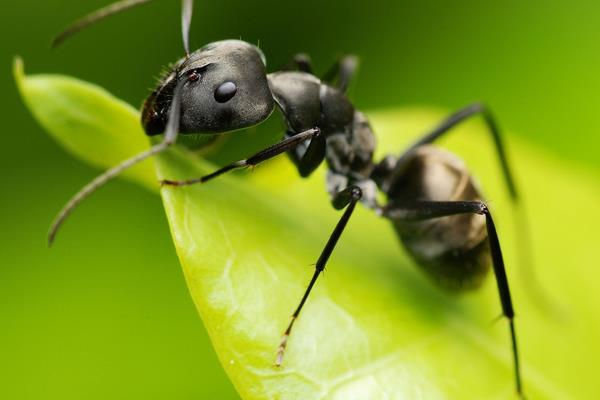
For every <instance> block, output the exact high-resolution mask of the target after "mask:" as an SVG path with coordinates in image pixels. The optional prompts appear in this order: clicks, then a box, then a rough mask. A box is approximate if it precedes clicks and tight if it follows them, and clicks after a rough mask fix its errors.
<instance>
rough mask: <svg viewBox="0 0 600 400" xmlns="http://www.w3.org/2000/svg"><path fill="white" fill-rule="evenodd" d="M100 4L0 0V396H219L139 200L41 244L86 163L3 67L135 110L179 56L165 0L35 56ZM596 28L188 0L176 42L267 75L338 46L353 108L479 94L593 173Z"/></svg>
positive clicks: (490, 7) (534, 17)
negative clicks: (57, 76)
mask: <svg viewBox="0 0 600 400" xmlns="http://www.w3.org/2000/svg"><path fill="white" fill-rule="evenodd" d="M106 3H107V1H102V0H88V1H86V2H81V1H75V0H68V1H67V0H49V1H44V2H40V1H34V0H19V1H10V2H9V1H6V0H4V1H3V7H2V12H1V13H0V33H1V36H0V37H1V39H0V40H1V43H2V46H1V49H0V51H1V54H0V61H1V63H0V65H2V66H3V67H2V69H1V71H3V73H2V74H0V82H1V85H2V89H3V90H2V94H3V95H2V98H1V100H0V101H1V107H0V109H1V110H2V114H1V115H2V117H3V123H4V129H3V131H4V135H3V142H2V146H0V152H1V153H2V154H1V156H0V164H1V168H0V171H1V172H0V174H1V178H2V183H3V184H2V189H1V190H2V196H0V213H1V214H0V215H1V221H2V225H1V226H2V229H1V230H0V235H1V240H0V256H1V257H0V262H1V263H2V265H1V267H0V398H2V399H51V398H60V399H81V398H85V399H107V398H110V399H137V398H139V399H142V398H143V399H164V398H176V399H199V398H218V399H235V398H236V397H237V396H236V394H235V391H234V390H233V388H232V386H231V384H230V383H229V381H228V380H227V377H226V376H225V374H224V372H223V371H222V369H221V367H220V366H219V364H218V361H217V358H216V356H215V354H214V352H213V350H212V348H211V347H210V344H209V341H208V338H207V336H206V333H205V332H204V328H203V327H202V323H201V321H200V319H199V318H198V316H197V314H196V311H195V309H194V306H193V304H192V301H191V299H190V297H189V295H188V293H187V289H186V287H185V282H184V280H183V276H182V273H181V271H180V267H179V263H178V261H177V258H176V256H175V252H174V250H173V247H172V244H171V239H170V237H169V232H168V227H167V223H166V220H165V218H164V216H163V215H164V213H163V211H162V206H161V204H160V200H159V199H158V198H157V197H156V196H155V195H152V194H149V193H147V192H146V191H144V190H143V189H140V188H138V187H136V186H134V185H131V184H128V183H125V182H120V181H117V182H115V183H112V184H111V185H109V186H107V187H106V188H105V189H103V190H102V191H101V192H100V193H98V194H97V195H96V196H94V197H93V198H91V199H90V200H89V201H88V202H87V203H86V204H85V205H83V206H82V207H81V210H80V212H78V213H77V215H76V217H75V218H73V219H72V220H71V221H69V223H68V224H67V226H66V227H65V229H64V231H63V232H62V236H61V237H60V238H59V240H58V242H57V243H56V247H55V248H53V249H52V251H49V250H48V249H47V248H46V246H45V233H46V229H47V227H48V224H49V222H50V220H51V218H52V217H53V216H54V213H55V212H56V211H57V210H58V209H59V207H60V206H61V205H62V204H63V202H64V201H65V200H66V199H67V198H68V197H69V196H70V195H71V194H72V193H73V192H74V191H75V190H76V189H78V188H79V187H80V186H81V185H82V184H83V183H84V182H86V181H87V180H88V179H90V178H91V177H92V176H94V174H95V173H96V171H94V170H93V169H91V168H90V167H88V166H86V165H84V164H82V163H80V162H78V161H77V160H75V159H73V158H72V157H70V156H68V155H67V154H66V153H65V152H64V151H62V150H61V149H60V148H59V147H58V146H57V145H56V144H55V143H53V142H52V141H51V139H50V138H49V137H48V136H47V135H46V134H45V133H44V132H43V131H42V130H41V128H40V127H39V126H37V125H36V123H35V122H34V120H33V119H32V117H31V116H30V115H29V113H28V112H27V110H26V109H25V107H24V106H23V105H22V103H21V101H20V99H19V97H18V95H17V92H16V88H15V86H14V83H13V82H12V77H11V72H10V68H11V63H12V57H13V56H14V55H16V54H19V55H21V56H23V58H24V59H25V62H26V69H27V71H28V72H58V73H65V74H70V75H74V76H77V77H80V78H83V79H85V80H89V81H92V82H96V83H98V84H100V85H101V86H104V87H106V88H107V89H108V90H110V91H111V92H113V93H114V94H115V95H117V96H119V97H121V98H124V99H126V100H127V101H129V102H131V103H132V104H134V105H140V104H141V102H142V100H143V99H144V97H145V96H146V95H147V94H148V93H149V89H150V88H151V87H152V86H153V85H154V82H155V81H154V77H156V76H157V75H158V72H159V71H160V70H161V68H162V67H163V66H164V65H166V64H167V63H169V62H171V61H174V60H175V59H177V58H178V57H180V56H181V54H182V51H181V42H180V33H179V25H178V23H179V2H178V1H175V0H171V1H169V0H163V1H159V0H157V1H156V2H155V3H154V4H149V5H146V6H144V7H141V8H139V9H137V10H135V11H130V12H128V13H126V14H123V15H121V16H120V17H118V18H113V19H111V20H110V21H106V22H105V23H103V24H101V25H99V26H97V27H94V28H93V29H90V30H89V31H87V32H86V33H85V34H82V35H81V36H79V37H76V38H74V39H73V40H72V41H70V42H69V43H67V44H66V45H65V46H64V47H63V48H60V49H59V50H57V51H49V43H50V39H51V37H52V35H53V34H55V33H56V32H57V31H58V30H59V29H60V28H61V27H63V26H64V25H65V24H67V23H68V22H70V21H72V20H73V19H75V18H77V17H79V16H81V15H83V14H85V13H86V12H89V11H91V10H94V9H95V8H97V7H100V6H102V5H105V4H106ZM599 27H600V3H598V2H597V1H591V0H586V1H578V2H577V4H575V3H566V2H559V1H539V0H537V1H530V2H526V4H525V3H524V2H520V1H515V0H512V1H505V2H497V3H491V2H479V1H473V0H469V1H463V2H460V4H459V3H458V2H451V1H418V2H417V1H414V2H407V1H387V2H385V1H380V0H372V1H369V2H365V1H356V0H346V1H328V2H322V1H316V0H304V1H298V2H286V3H284V2H281V1H258V0H257V1H247V0H246V1H241V0H236V1H234V0H220V1H199V0H198V1H196V12H195V15H194V24H193V28H192V44H193V45H194V47H198V46H200V45H202V44H204V43H206V42H209V41H213V40H218V39H224V38H242V39H244V40H247V41H250V42H254V43H258V42H259V43H260V46H261V48H263V50H264V51H265V53H266V55H267V58H268V63H269V67H270V69H271V70H272V69H274V68H277V67H278V66H281V65H283V64H284V63H285V62H286V61H287V60H288V59H289V58H290V57H291V56H292V55H293V54H294V53H295V52H299V51H303V52H307V53H310V54H311V55H312V57H313V60H314V62H315V64H316V67H317V69H318V70H319V71H323V70H325V69H326V68H327V67H328V66H329V65H330V64H331V63H332V62H333V61H334V60H335V58H336V56H337V55H339V54H343V53H356V54H358V55H359V56H360V57H361V59H362V65H361V71H360V75H359V77H358V80H357V82H356V84H355V86H354V88H353V98H354V100H355V102H356V104H357V105H358V107H360V108H363V109H365V110H369V109H376V108H390V107H394V106H399V105H415V104H417V105H419V104H425V105H434V106H442V107H446V108H448V109H455V108H458V107H460V106H462V105H465V104H467V103H469V102H471V101H473V100H478V99H481V100H485V101H487V102H488V103H489V104H490V105H491V106H492V107H493V109H494V111H495V113H496V114H497V116H498V118H499V119H500V121H501V123H502V126H503V127H504V128H506V129H508V130H510V131H512V132H518V134H520V135H522V136H525V137H526V138H528V139H529V140H530V141H531V142H533V143H534V144H535V145H536V146H537V147H539V148H541V149H545V150H546V151H549V152H554V153H556V154H559V155H560V156H561V157H564V158H566V159H569V160H571V161H572V162H573V163H577V164H580V165H583V166H585V167H587V168H590V169H592V170H595V171H598V169H599V167H600V163H599V162H598V144H599V143H600V139H599V137H600V119H599V118H597V115H598V107H599V106H600V96H599V93H600V76H599V74H598V71H600V51H599V50H600V48H599V47H600V46H599V44H600V29H599ZM398 134H402V132H399V133H398ZM517 174H518V171H517Z"/></svg>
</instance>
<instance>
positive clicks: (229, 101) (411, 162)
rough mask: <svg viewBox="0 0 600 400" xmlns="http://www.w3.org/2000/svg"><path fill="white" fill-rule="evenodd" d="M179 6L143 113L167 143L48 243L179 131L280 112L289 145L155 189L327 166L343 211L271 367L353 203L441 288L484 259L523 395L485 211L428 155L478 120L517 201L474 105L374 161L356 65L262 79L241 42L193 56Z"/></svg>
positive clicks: (260, 59) (230, 126)
mask: <svg viewBox="0 0 600 400" xmlns="http://www.w3.org/2000/svg"><path fill="white" fill-rule="evenodd" d="M149 1H150V0H124V1H119V2H116V3H113V4H111V5H109V6H107V7H105V8H103V9H100V10H98V11H96V12H94V13H92V14H89V15H88V16H86V17H84V18H82V19H80V20H78V21H76V22H75V23H74V24H72V25H71V26H69V27H68V28H67V29H65V30H64V31H63V32H62V33H61V34H60V35H58V36H57V37H56V38H55V40H54V43H53V45H54V46H57V45H59V44H60V43H61V42H63V41H64V40H65V39H67V38H68V37H70V36H72V35H73V34H75V33H77V32H78V31H80V30H82V29H84V28H86V27H87V26H89V25H92V24H94V23H95V22H97V21H99V20H101V19H104V18H106V17H108V16H110V15H113V14H116V13H118V12H121V11H123V10H125V9H127V8H131V7H134V6H137V5H140V4H144V3H148V2H149ZM182 4H183V7H182V34H183V45H184V49H185V57H184V58H182V59H181V60H179V61H178V62H177V63H176V64H175V65H174V66H173V67H172V69H171V70H170V72H169V73H167V74H166V75H165V76H164V77H163V78H162V79H161V81H160V83H159V84H158V86H157V88H156V89H155V90H154V91H153V92H152V94H151V95H150V96H149V97H148V98H147V99H146V101H145V103H144V106H143V108H142V125H143V127H144V130H145V132H146V134H147V135H148V136H154V135H159V134H163V140H162V142H160V143H159V144H156V145H154V146H153V147H151V148H150V149H149V150H147V151H144V152H142V153H139V154H138V155H136V156H134V157H132V158H130V159H128V160H125V161H123V162H122V163H120V164H119V165H117V166H115V167H113V168H111V169H109V170H107V171H106V172H105V173H103V174H102V175H100V176H98V177H97V178H96V179H94V180H93V181H92V182H90V183H89V184H88V185H86V186H84V187H83V188H82V189H81V190H80V191H79V192H78V193H77V194H75V196H73V197H72V198H71V200H70V201H69V202H68V203H67V204H66V205H65V207H64V208H63V209H62V210H61V211H60V213H59V214H58V216H57V217H56V219H55V220H54V222H53V224H52V226H51V229H50V232H49V235H48V242H49V243H50V244H51V243H52V242H53V241H54V238H55V236H56V233H57V231H58V229H59V228H60V226H61V225H62V223H63V222H64V220H65V219H66V218H67V217H68V215H69V214H70V213H71V212H72V211H73V210H74V208H75V207H76V206H77V205H78V204H80V203H81V202H82V201H83V200H84V199H85V198H86V197H88V196H89V195H90V194H91V193H93V192H94V191H95V190H96V189H98V188H99V187H100V186H102V185H104V184H105V183H106V182H107V181H108V180H110V179H112V178H113V177H115V176H117V175H118V174H120V173H121V172H122V171H123V170H125V169H127V168H129V167H131V166H132V165H134V164H136V163H138V162H140V161H142V160H144V159H146V158H148V157H150V156H153V155H155V154H158V153H161V152H163V151H164V150H166V149H167V148H169V147H170V146H171V145H173V144H174V143H175V142H176V139H177V136H178V135H179V134H190V133H205V134H216V133H223V132H231V131H234V130H238V129H242V128H247V127H250V126H253V125H256V124H259V123H261V122H263V121H265V120H266V119H267V118H269V116H270V115H271V114H272V112H273V110H274V109H278V110H279V111H281V113H282V115H283V117H284V120H285V124H286V131H285V134H284V138H283V140H281V141H280V142H279V143H276V144H274V145H272V146H270V147H267V148H266V149H264V150H262V151H260V152H258V153H256V154H254V155H252V156H250V157H248V158H246V159H243V160H239V161H236V162H233V163H231V164H229V165H226V166H224V167H223V168H220V169H218V170H217V171H215V172H213V173H211V174H209V175H206V176H202V177H198V178H192V179H188V180H185V181H173V180H164V181H162V182H161V184H162V185H168V186H173V187H177V186H186V185H192V184H196V183H205V182H207V181H209V180H211V179H214V178H216V177H218V176H220V175H221V174H224V173H226V172H229V171H231V170H234V169H239V168H245V167H251V166H255V165H258V164H260V163H261V162H263V161H266V160H269V159H271V158H273V157H275V156H277V155H280V154H282V153H288V155H289V157H290V158H291V160H292V161H293V163H294V164H295V165H296V167H297V169H298V172H299V174H300V175H301V176H302V177H308V176H309V175H311V173H312V172H313V171H315V169H316V168H317V167H318V166H319V165H320V164H321V163H322V162H323V161H325V162H326V164H327V168H328V170H327V190H328V192H329V194H330V196H331V203H332V205H333V207H334V208H335V209H336V210H344V213H343V214H342V216H341V218H340V220H339V222H338V223H337V225H336V226H335V228H334V230H333V232H332V233H331V235H330V237H329V240H328V241H327V243H326V244H325V247H324V249H323V251H322V253H321V255H320V256H319V259H318V261H317V263H316V266H315V271H314V275H313V276H312V279H311V280H310V283H309V284H308V287H307V289H306V291H305V293H304V295H303V296H302V298H301V300H300V303H299V305H298V307H297V308H296V310H295V311H294V313H293V315H292V319H291V321H290V323H289V325H288V326H287V328H286V329H285V332H284V334H283V338H282V339H281V343H280V345H279V349H278V351H277V355H276V361H275V363H276V365H277V366H280V365H281V364H282V361H283V356H284V352H285V349H286V346H287V344H288V341H289V337H290V334H291V331H292V327H293V325H294V322H295V321H296V319H297V318H298V316H299V314H300V311H301V310H302V307H303V306H304V304H305V302H306V300H307V299H308V296H309V294H310V292H311V290H312V288H313V286H314V285H315V283H316V281H317V278H318V276H319V275H320V274H321V272H322V271H323V270H324V268H325V265H326V263H327V260H328V259H329V257H330V256H331V253H332V252H333V250H334V248H335V246H336V244H337V242H338V240H339V238H340V236H341V235H342V232H343V231H344V229H345V227H346V225H347V223H348V221H349V220H350V217H351V216H352V213H353V211H354V209H355V206H356V204H357V203H359V202H360V203H362V204H363V205H365V206H366V207H368V208H370V209H372V210H374V211H375V212H376V213H377V214H379V215H380V216H382V217H385V218H387V219H389V220H390V221H391V222H392V224H393V225H394V228H395V230H396V232H397V234H398V236H399V238H400V240H401V241H402V243H403V244H404V245H405V248H406V249H407V250H408V252H409V253H410V255H411V256H412V257H413V258H414V259H415V261H416V262H417V264H418V265H420V266H421V267H423V269H424V270H425V272H426V273H427V274H428V275H429V277H431V278H432V279H433V280H434V281H435V282H436V283H437V284H438V285H440V286H442V287H444V288H449V289H453V290H466V289H473V288H476V287H478V286H480V285H481V283H482V281H483V279H484V278H485V276H486V274H487V272H488V270H489V265H490V259H491V264H492V267H493V271H494V275H495V277H496V283H497V286H498V292H499V296H500V303H501V305H502V313H503V315H504V317H506V319H507V320H508V325H509V332H510V338H511V342H512V354H513V363H514V373H515V384H516V391H517V393H518V394H519V396H521V397H523V389H522V384H521V374H520V366H519V356H518V350H517V339H516V334H515V324H514V316H515V313H514V308H513V305H512V300H511V295H510V290H509V285H508V279H507V276H506V271H505V267H504V261H503V258H502V252H501V248H500V242H499V240H498V234H497V232H496V228H495V226H494V221H493V219H492V214H491V212H490V210H489V208H488V207H487V206H486V204H485V203H484V202H483V200H482V196H481V194H480V193H479V190H478V188H477V187H476V185H475V183H474V181H473V179H472V177H471V175H470V173H469V172H468V170H467V169H466V167H465V165H464V163H463V162H462V161H461V160H460V159H459V158H458V157H456V156H455V155H453V154H451V153H449V152H447V151H444V150H441V149H439V148H436V147H434V146H432V143H433V142H435V141H436V140H437V139H438V138H439V137H441V136H442V135H444V134H445V133H447V132H449V131H450V130H451V128H453V127H454V126H456V125H457V124H459V123H461V122H462V121H464V120H466V119H468V118H469V117H472V116H475V115H481V116H482V117H483V119H484V121H485V123H486V125H487V127H488V129H489V133H490V134H491V136H492V139H493V141H494V144H495V148H496V152H497V153H498V157H499V159H500V165H501V168H502V172H503V174H504V178H505V181H506V185H507V187H508V190H509V193H510V195H511V198H512V199H513V200H514V201H516V200H517V198H518V197H517V190H516V187H515V184H514V180H513V178H512V175H511V172H510V169H509V166H508V161H507V157H506V155H505V151H504V147H503V144H502V140H501V136H500V131H499V129H498V126H497V124H496V122H495V120H494V118H493V117H492V114H491V112H490V111H489V109H488V108H486V107H485V106H484V105H483V104H480V103H476V104H472V105H470V106H468V107H465V108H463V109H461V110H459V111H458V112H456V113H454V114H452V115H450V116H449V117H448V118H447V119H446V120H445V121H443V122H442V123H441V124H440V125H439V126H437V127H436V128H435V129H433V130H432V131H431V132H428V133H427V134H425V135H424V136H423V137H422V138H421V139H420V140H418V141H416V142H415V143H414V144H413V145H412V146H410V147H409V148H408V149H407V150H406V151H404V152H403V153H402V154H401V155H400V156H394V155H389V156H387V157H385V158H384V159H383V160H382V161H380V162H378V163H377V162H374V161H373V152H374V150H375V136H374V134H373V131H372V129H371V126H370V125H369V121H368V120H367V118H366V117H365V115H364V114H363V113H361V112H360V111H358V110H356V109H355V108H354V106H353V105H352V103H351V102H350V101H349V100H348V98H347V97H346V95H345V92H346V89H347V88H348V85H349V83H350V81H351V79H352V76H353V73H354V71H355V70H356V67H357V59H356V58H355V57H353V56H346V57H343V58H341V59H340V60H339V61H338V62H337V63H336V64H335V65H334V66H333V67H332V68H331V69H330V70H329V72H328V73H327V74H326V75H325V76H324V77H323V78H322V79H320V78H318V77H316V76H315V75H314V74H313V72H312V67H311V62H310V59H309V58H308V57H307V56H305V55H297V56H295V57H294V59H293V61H292V64H293V65H294V68H291V69H295V70H284V71H277V72H272V73H269V74H267V73H266V71H265V68H266V67H265V56H264V54H263V53H262V51H261V50H260V49H259V48H258V47H256V46H254V45H252V44H249V43H247V42H244V41H241V40H224V41H219V42H214V43H210V44H207V45H205V46H204V47H202V48H200V49H199V50H196V51H195V52H193V53H190V51H189V28H190V24H191V16H192V5H193V1H192V0H183V1H182ZM334 82H335V83H334ZM379 191H381V192H383V193H384V194H385V197H386V198H387V203H386V204H385V205H381V204H379V202H378V201H377V194H378V192H379ZM481 216H483V218H482V217H481Z"/></svg>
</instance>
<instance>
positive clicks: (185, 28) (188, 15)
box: [181, 0, 194, 59]
mask: <svg viewBox="0 0 600 400" xmlns="http://www.w3.org/2000/svg"><path fill="white" fill-rule="evenodd" d="M181 8H182V10H181V35H182V37H183V49H184V50H185V58H186V59H188V58H190V25H191V24H192V14H193V11H194V0H182V1H181Z"/></svg>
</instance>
